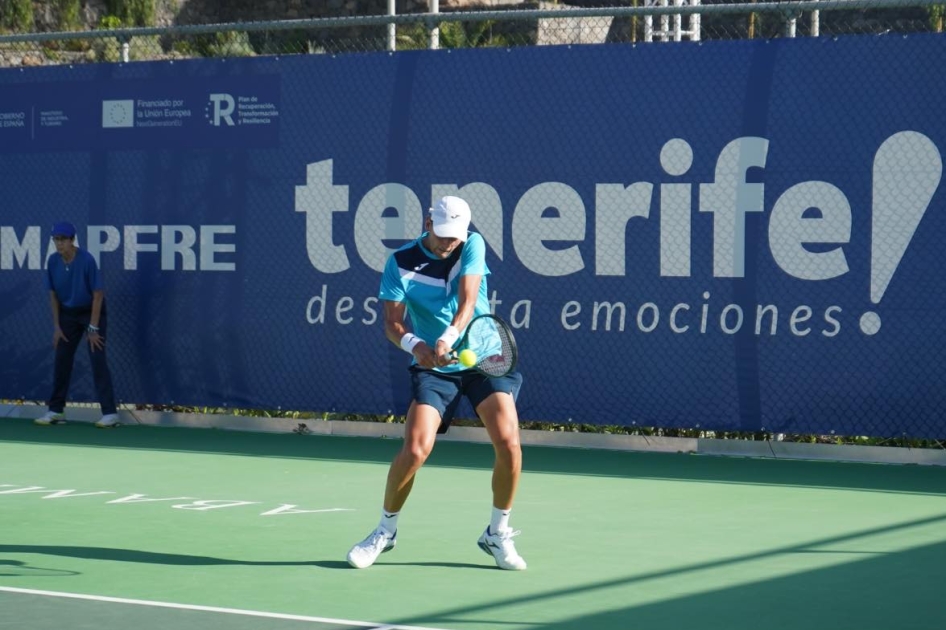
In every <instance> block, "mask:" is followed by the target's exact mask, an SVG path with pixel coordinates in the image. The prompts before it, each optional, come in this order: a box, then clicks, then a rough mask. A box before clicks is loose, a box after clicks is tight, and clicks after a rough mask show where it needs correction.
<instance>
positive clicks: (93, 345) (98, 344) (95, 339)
mask: <svg viewBox="0 0 946 630" xmlns="http://www.w3.org/2000/svg"><path fill="white" fill-rule="evenodd" d="M104 347H105V337H103V336H102V335H100V334H98V333H97V332H96V331H94V330H90V331H89V349H90V350H92V352H95V351H96V350H101V349H102V348H104Z"/></svg>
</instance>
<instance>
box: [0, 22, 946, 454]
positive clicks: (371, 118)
mask: <svg viewBox="0 0 946 630" xmlns="http://www.w3.org/2000/svg"><path fill="white" fill-rule="evenodd" d="M943 58H946V39H944V38H943V37H942V36H938V35H919V36H910V37H909V38H901V37H896V38H893V37H891V38H883V37H852V38H846V39H845V38H840V39H832V40H823V39H798V40H776V41H731V42H707V43H704V44H701V45H697V44H689V43H678V44H673V45H660V44H653V45H640V46H621V45H607V46H585V47H581V46H578V47H536V48H521V49H511V50H499V49H475V50H451V51H415V52H402V53H397V54H394V55H389V54H386V53H374V54H352V55H339V56H327V55H325V56H322V55H310V56H298V57H286V58H275V57H269V58H258V59H227V60H196V61H188V62H174V63H173V64H172V63H169V62H153V63H134V64H124V65H90V66H72V67H68V68H66V67H61V68H60V67H45V68H31V69H26V70H23V71H20V70H15V71H14V70H0V189H2V194H0V332H2V334H0V398H23V399H30V400H44V399H46V398H47V397H48V396H49V393H50V388H51V377H52V357H53V353H52V348H51V346H50V340H51V339H52V323H51V317H50V314H49V306H48V298H47V296H46V294H45V291H44V288H43V273H44V268H45V265H46V259H47V258H48V257H49V256H50V255H52V254H54V252H55V247H54V246H53V244H52V242H51V241H50V238H49V237H50V228H51V226H52V224H53V223H54V222H55V221H60V220H70V221H73V222H74V223H76V225H77V226H79V235H78V241H79V244H80V246H81V247H83V248H85V249H87V250H88V251H90V252H91V253H92V254H93V255H94V256H95V257H96V259H97V260H98V261H99V264H100V266H101V269H102V272H103V276H104V278H105V284H106V294H107V303H108V309H109V325H110V333H109V339H108V348H109V360H110V363H111V365H112V371H113V373H114V379H115V389H116V393H117V395H118V396H119V398H120V399H121V400H123V401H127V402H136V403H162V404H177V405H200V406H205V405H206V406H229V407H236V408H244V407H249V408H265V409H277V408H281V409H299V410H320V411H345V412H351V413H372V414H381V413H397V414H403V413H405V411H406V408H407V404H408V402H409V400H408V398H409V378H408V373H407V366H408V363H409V357H408V356H407V355H406V354H405V353H404V352H403V351H401V350H400V349H398V348H396V347H395V346H393V345H392V344H390V343H389V342H388V341H386V339H385V337H384V333H383V326H382V316H381V314H382V305H381V304H380V303H379V302H378V299H377V293H378V286H379V282H380V271H381V269H382V267H383V265H384V261H385V259H386V257H387V255H388V254H389V253H390V252H391V251H392V250H393V249H394V248H396V247H397V246H399V245H401V244H403V243H405V242H406V241H407V240H409V239H412V238H414V237H416V236H418V235H419V234H420V231H421V229H422V225H423V219H424V214H425V212H426V210H427V208H429V207H430V206H431V205H432V203H433V201H434V200H436V199H437V198H439V197H440V196H443V195H446V194H456V195H459V196H461V197H464V198H465V199H467V200H468V201H469V203H470V205H471V207H472V211H473V229H475V230H476V231H478V232H479V233H480V234H482V235H483V237H484V240H485V241H486V245H487V263H488V265H489V268H490V270H491V275H490V276H489V277H488V283H489V285H488V286H489V292H490V295H491V297H492V303H493V306H494V309H495V311H496V313H497V314H499V315H500V316H502V317H503V318H505V319H506V320H507V321H509V322H510V324H511V325H512V326H513V328H514V330H515V333H516V336H517V340H518V341H519V345H520V349H521V363H520V367H521V370H522V372H523V375H524V385H523V389H522V392H521V396H520V399H519V408H520V414H521V417H522V418H523V419H525V420H543V421H550V422H573V423H595V424H621V425H638V426H663V427H700V428H705V429H715V430H743V431H753V430H766V431H775V432H787V433H819V434H829V433H832V432H833V433H837V434H847V435H875V436H899V435H907V436H913V437H944V436H946V393H944V391H946V388H944V387H943V384H944V383H946V367H944V366H943V362H942V361H941V360H940V357H941V356H942V354H943V348H944V342H946V330H944V328H943V326H941V325H940V324H939V320H940V315H941V313H943V312H944V311H946V280H944V279H943V277H942V276H943V274H942V273H940V271H941V270H942V264H941V253H940V249H941V245H940V243H941V242H942V241H943V237H944V235H946V212H944V208H943V206H944V193H943V191H942V189H941V188H942V187H941V178H942V156H941V154H942V148H943V147H946V119H944V118H943V116H942V113H941V108H942V106H941V103H942V100H943V97H944V96H946V75H944V74H943V73H942V72H932V71H931V70H930V67H929V66H926V65H924V64H921V63H916V62H915V61H916V60H935V59H943ZM72 398H73V399H76V400H93V399H94V388H93V387H92V383H91V378H90V375H89V369H88V359H87V357H86V356H84V354H83V355H80V357H79V361H78V365H77V370H76V372H75V377H74V383H73V388H72ZM466 413H467V414H472V412H471V411H470V410H469V409H468V408H467V409H466Z"/></svg>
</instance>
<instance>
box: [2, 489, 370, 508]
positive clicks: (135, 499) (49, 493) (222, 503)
mask: <svg viewBox="0 0 946 630" xmlns="http://www.w3.org/2000/svg"><path fill="white" fill-rule="evenodd" d="M0 488H10V489H9V490H0V495H7V496H9V497H13V496H17V495H20V496H22V495H27V494H36V495H43V496H41V497H39V498H41V499H62V498H76V499H80V498H88V497H93V496H100V495H103V494H117V493H116V492H114V491H111V490H98V491H94V492H76V490H54V489H52V488H46V487H44V486H18V485H17V484H10V483H0ZM162 501H164V502H169V501H190V503H178V504H176V505H172V506H170V507H172V508H175V509H178V510H187V511H197V512H206V511H209V510H219V509H223V508H240V507H244V506H247V505H260V502H259V501H242V500H223V499H197V498H195V497H183V496H181V497H156V498H149V497H148V495H146V494H140V493H133V494H128V495H125V496H123V497H119V498H117V499H112V500H111V501H106V502H105V505H115V504H131V503H157V502H162ZM354 511H355V510H354V509H352V508H341V507H331V508H318V509H303V508H300V507H299V506H298V505H296V504H292V503H281V504H279V505H277V506H276V507H274V508H271V509H267V510H266V511H265V512H261V513H260V516H278V515H288V514H323V513H329V512H354Z"/></svg>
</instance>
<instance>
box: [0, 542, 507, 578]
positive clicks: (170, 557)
mask: <svg viewBox="0 0 946 630" xmlns="http://www.w3.org/2000/svg"><path fill="white" fill-rule="evenodd" d="M0 553H30V554H42V555H47V556H63V557H67V558H80V559H82V560H112V561H115V562H137V563H141V564H168V565H176V566H198V565H202V566H213V565H241V566H273V567H281V566H286V567H296V566H300V567H304V566H312V567H319V568H322V569H351V566H349V564H348V563H347V562H344V561H341V560H237V559H232V558H215V557H213V556H192V555H188V554H180V553H160V552H155V551H142V550H140V549H116V548H114V547H69V546H64V545H0ZM3 564H11V565H19V566H22V565H23V563H22V562H20V561H18V560H12V561H11V560H0V575H6V574H5V573H4V572H3V570H4V569H3V567H2V565H3ZM379 564H381V565H384V564H388V565H394V566H400V565H403V566H418V567H447V568H454V569H491V568H494V567H492V566H491V565H486V564H471V563H465V562H380V563H379Z"/></svg>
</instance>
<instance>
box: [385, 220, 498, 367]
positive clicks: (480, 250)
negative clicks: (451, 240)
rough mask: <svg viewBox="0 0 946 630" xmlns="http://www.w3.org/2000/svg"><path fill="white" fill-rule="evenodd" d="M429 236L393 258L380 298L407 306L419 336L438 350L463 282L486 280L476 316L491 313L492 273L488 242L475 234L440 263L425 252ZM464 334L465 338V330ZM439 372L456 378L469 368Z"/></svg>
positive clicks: (471, 234)
mask: <svg viewBox="0 0 946 630" xmlns="http://www.w3.org/2000/svg"><path fill="white" fill-rule="evenodd" d="M426 236H427V232H424V233H423V234H421V235H420V237H419V238H417V239H415V240H413V241H411V242H410V243H407V244H406V245H404V246H403V247H401V248H400V249H398V250H397V251H395V252H394V253H393V254H391V256H390V257H388V261H387V263H386V264H385V266H384V274H383V275H382V276H381V290H380V292H379V293H378V297H379V298H380V299H382V300H388V301H390V302H404V304H405V306H406V307H407V313H408V316H409V317H410V320H411V328H412V329H413V332H414V334H415V335H417V336H418V337H420V338H421V339H423V340H424V342H425V343H426V344H427V345H428V346H430V347H431V348H433V347H434V346H435V345H436V344H437V339H438V338H439V337H440V335H441V334H443V331H444V329H446V327H447V326H449V325H450V323H451V322H452V321H453V316H454V315H455V314H456V312H457V308H458V307H459V295H458V290H459V286H460V278H461V277H462V276H469V275H474V276H476V275H479V276H483V279H482V281H481V282H480V292H479V295H477V297H476V306H475V308H474V311H473V315H474V317H475V316H476V315H485V314H486V313H489V312H490V309H489V294H488V293H487V290H486V276H488V275H489V268H488V267H487V266H486V242H485V241H484V240H483V237H482V236H480V235H479V234H477V233H476V232H470V233H469V236H468V237H467V240H466V242H465V243H463V245H462V246H460V247H458V248H457V249H456V250H454V252H453V253H452V254H451V255H450V256H449V257H448V258H446V259H441V258H438V257H437V256H435V255H434V254H432V253H430V251H428V250H427V248H426V247H424V246H423V244H422V241H423V240H424V238H425V237H426ZM460 334H461V335H462V334H463V331H462V330H461V331H460ZM414 362H415V363H416V359H415V361H414ZM437 369H438V370H439V371H441V372H456V371H459V370H462V369H465V368H464V367H463V366H462V365H459V364H455V365H448V366H446V367H442V368H437Z"/></svg>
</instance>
